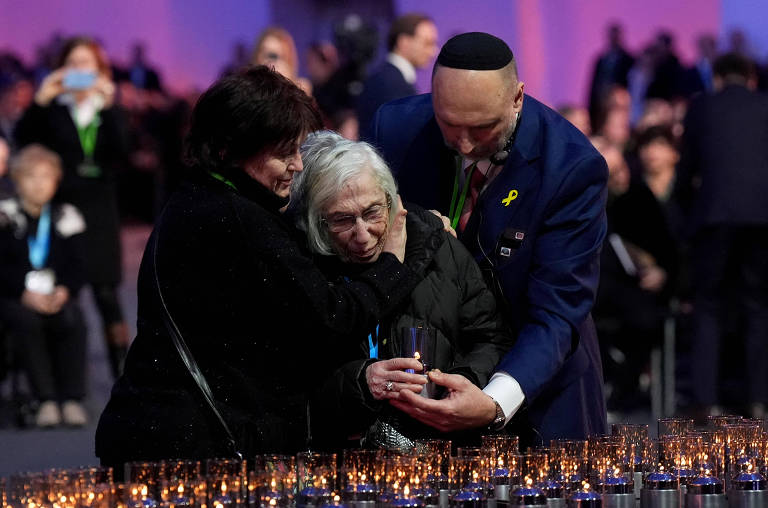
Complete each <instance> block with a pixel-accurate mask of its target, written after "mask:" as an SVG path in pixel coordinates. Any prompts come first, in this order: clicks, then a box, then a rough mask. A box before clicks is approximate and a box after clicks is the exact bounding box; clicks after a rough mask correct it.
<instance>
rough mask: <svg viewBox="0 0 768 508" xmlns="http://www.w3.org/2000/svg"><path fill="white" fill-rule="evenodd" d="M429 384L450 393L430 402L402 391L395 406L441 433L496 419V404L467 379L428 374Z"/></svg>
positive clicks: (471, 426) (469, 427) (456, 376)
mask: <svg viewBox="0 0 768 508" xmlns="http://www.w3.org/2000/svg"><path fill="white" fill-rule="evenodd" d="M429 379H430V381H434V383H435V384H437V385H440V386H444V387H446V388H447V389H448V394H447V395H446V396H445V398H443V399H442V400H431V399H426V398H424V397H421V396H419V395H416V394H414V393H411V392H409V391H401V392H400V397H399V398H398V399H397V400H390V401H389V403H390V404H392V405H393V406H394V407H396V408H397V409H399V410H400V411H403V412H404V413H406V414H408V415H410V416H411V417H413V418H415V419H417V420H419V421H420V422H422V423H425V424H427V425H429V426H431V427H434V428H436V429H437V430H439V431H442V432H450V431H454V430H463V429H471V428H475V427H482V426H484V425H489V424H490V423H491V422H492V421H493V419H494V418H495V417H496V404H495V403H494V401H493V399H492V398H491V397H490V396H488V395H486V394H485V393H483V392H482V390H480V388H478V387H477V386H475V385H473V384H472V383H471V382H470V381H469V380H468V379H467V378H465V377H464V376H461V375H458V374H444V373H442V372H440V371H439V370H433V371H431V372H430V373H429Z"/></svg>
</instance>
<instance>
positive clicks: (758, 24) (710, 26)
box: [0, 0, 768, 105]
mask: <svg viewBox="0 0 768 508" xmlns="http://www.w3.org/2000/svg"><path fill="white" fill-rule="evenodd" d="M412 10H419V11H423V12H426V13H427V14H429V15H431V16H432V17H433V18H434V19H435V21H436V23H437V25H438V28H439V30H440V41H441V42H444V41H445V40H446V39H447V38H449V37H450V36H451V35H452V34H455V33H457V32H463V31H469V30H483V31H488V32H491V33H494V34H496V35H498V36H499V37H501V38H503V39H505V40H506V41H507V42H508V43H509V44H510V46H511V47H512V49H513V51H514V52H515V54H516V55H517V58H518V61H519V66H520V75H521V78H522V79H523V80H524V81H525V82H526V86H527V91H528V92H529V93H531V94H533V95H535V96H537V97H539V98H540V99H542V100H544V101H545V102H547V103H549V104H553V105H554V104H560V103H563V102H575V103H583V101H584V97H585V95H586V88H587V86H588V79H589V75H590V73H591V67H592V62H593V60H594V58H595V55H596V54H597V53H598V51H599V50H600V48H601V46H602V43H603V33H604V28H605V25H606V23H608V22H609V21H612V20H618V21H620V22H622V23H623V24H624V26H625V31H626V42H627V45H628V47H629V48H630V49H632V50H639V49H641V47H642V46H643V45H644V44H645V43H646V42H647V41H648V40H650V38H651V37H652V36H653V34H654V33H655V32H656V31H657V30H658V29H660V28H667V29H670V30H672V31H673V32H674V33H675V34H676V36H677V47H678V51H679V53H680V55H681V57H683V59H684V60H685V61H690V60H691V59H692V58H693V57H694V55H695V49H694V43H693V41H694V38H695V37H696V36H697V35H699V34H701V33H704V32H710V33H714V34H715V35H722V34H723V33H725V32H726V31H727V30H728V29H730V28H731V27H733V26H741V27H744V29H745V31H746V32H747V35H748V36H750V38H751V42H752V44H753V47H755V49H756V50H758V54H760V55H764V54H765V51H764V50H763V49H761V48H765V47H768V35H766V32H765V31H764V30H763V29H762V27H764V26H765V21H766V13H768V4H766V3H765V2H763V1H762V0H754V1H750V0H697V1H696V2H690V1H685V0H645V1H643V2H637V1H635V0H483V1H479V0H478V1H468V0H390V1H380V0H370V1H357V2H345V1H341V0H225V1H221V2H212V1H209V0H131V1H128V2H126V1H118V0H67V1H62V0H29V1H26V0H0V12H2V16H0V48H14V49H16V50H18V51H19V52H21V53H22V54H23V55H24V57H25V58H26V59H27V61H30V60H31V58H32V57H33V54H34V48H35V46H36V45H37V44H39V43H41V42H43V41H45V40H46V39H47V38H48V36H49V35H50V34H51V33H52V32H54V31H60V32H62V33H64V34H72V33H79V32H84V33H91V34H93V35H95V36H97V37H98V38H100V39H101V40H102V41H104V43H105V45H106V47H107V50H108V52H109V54H110V55H111V57H112V58H113V59H114V60H116V61H122V60H125V59H126V58H127V56H128V54H127V53H128V48H129V47H130V44H131V43H132V42H133V41H134V40H137V39H142V40H144V41H146V42H147V45H148V49H149V59H150V61H151V62H153V63H154V64H155V65H156V66H158V67H159V68H160V69H161V70H162V73H163V77H164V79H165V81H166V83H167V84H168V85H169V86H170V87H171V88H173V89H175V90H177V91H183V90H186V89H188V88H190V87H193V86H196V87H199V88H204V87H206V86H207V85H208V84H210V82H211V81H212V80H213V79H214V78H215V77H216V76H217V74H218V72H219V70H220V69H221V67H222V66H223V65H224V64H225V62H226V61H227V60H228V59H229V56H230V51H231V49H230V48H231V45H232V43H233V42H235V41H237V40H245V41H248V42H251V41H252V40H253V39H254V38H255V36H256V35H257V34H258V33H259V31H260V30H261V29H263V28H264V27H266V26H267V25H269V24H271V23H279V24H283V25H284V26H286V27H287V28H288V29H289V30H291V31H292V32H293V33H294V34H295V36H296V40H297V45H298V46H299V51H300V52H303V49H304V48H305V47H306V45H307V44H308V43H309V42H310V41H312V40H315V39H322V38H329V36H330V25H331V22H332V21H333V20H334V19H338V17H340V16H341V15H342V14H343V13H346V12H351V11H357V12H360V13H361V14H362V15H363V16H364V17H366V18H369V19H372V20H375V21H376V22H377V23H378V24H379V25H380V26H381V28H382V29H385V27H386V22H387V19H388V18H390V17H391V16H393V15H397V14H399V13H403V12H407V11H412ZM419 87H420V89H421V90H422V91H428V89H429V72H428V71H427V70H425V71H422V72H420V74H419Z"/></svg>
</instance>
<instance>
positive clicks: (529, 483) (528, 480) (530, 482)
mask: <svg viewBox="0 0 768 508" xmlns="http://www.w3.org/2000/svg"><path fill="white" fill-rule="evenodd" d="M525 486H526V487H528V488H529V489H530V488H531V487H532V486H533V478H531V477H530V476H526V477H525Z"/></svg>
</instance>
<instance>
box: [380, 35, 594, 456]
mask: <svg viewBox="0 0 768 508" xmlns="http://www.w3.org/2000/svg"><path fill="white" fill-rule="evenodd" d="M372 132H373V139H372V140H371V141H372V143H373V144H375V145H376V146H377V147H378V148H380V149H381V150H382V152H383V154H384V156H385V158H386V159H387V160H388V162H389V163H390V164H391V166H392V170H393V171H394V173H395V175H396V176H397V179H398V182H399V186H400V192H401V194H402V196H403V199H404V200H406V201H412V202H415V203H418V204H420V205H422V206H424V207H426V208H431V209H436V210H438V211H440V212H441V213H442V214H443V215H446V216H448V218H449V219H450V221H451V225H452V226H453V227H454V228H456V230H457V231H458V236H459V239H461V240H462V241H463V242H464V244H465V245H466V246H467V247H468V248H469V249H470V251H471V252H472V253H473V254H474V256H475V259H476V260H477V261H478V263H479V264H480V266H481V268H483V270H484V272H485V274H486V277H487V279H488V280H489V285H490V286H491V287H494V288H495V289H496V292H497V296H498V298H499V300H500V305H501V307H502V308H503V309H505V314H506V317H507V319H508V320H509V323H510V326H511V327H512V329H513V331H514V333H515V335H516V337H517V341H516V343H515V345H514V346H513V347H512V349H511V350H510V351H509V352H508V353H507V355H506V356H505V357H504V359H503V360H502V361H501V362H500V363H499V364H498V366H497V368H496V369H497V370H496V373H495V374H494V375H493V377H492V378H491V381H490V382H489V384H488V385H487V386H486V387H484V388H483V389H482V391H481V389H480V387H476V386H474V385H472V384H471V383H470V382H469V381H468V380H467V379H466V378H463V377H461V376H460V375H452V374H444V373H438V372H433V373H431V374H430V377H431V379H432V380H433V381H435V382H436V383H437V384H440V385H443V386H445V387H447V389H448V392H447V393H448V395H447V396H446V397H445V398H444V399H442V400H429V399H424V398H421V397H418V396H414V395H413V394H412V393H409V392H405V391H403V392H400V395H399V398H398V400H393V401H392V404H393V405H394V406H396V407H398V408H399V409H401V410H403V411H405V412H406V413H408V414H410V415H411V416H412V417H414V418H416V419H418V420H421V421H422V422H424V423H427V424H429V425H432V426H434V427H436V428H438V429H440V430H444V431H451V430H460V429H465V428H472V427H481V426H490V428H491V430H500V429H501V428H503V427H505V426H506V427H507V430H508V431H509V432H512V433H517V434H518V435H520V438H521V443H524V444H527V445H533V444H541V443H544V444H549V440H550V439H554V438H582V439H583V438H586V437H587V436H588V435H590V434H598V433H605V431H606V412H605V404H604V400H603V386H602V383H603V379H602V368H601V364H600V354H599V350H598V345H597V337H596V334H595V328H594V324H593V322H592V318H591V316H590V310H591V308H592V304H593V302H594V298H595V291H596V289H597V283H598V273H599V267H598V257H599V256H598V254H599V250H600V245H601V243H602V241H603V237H604V236H605V230H606V222H605V198H606V180H607V174H608V171H607V168H606V165H605V161H604V160H603V158H602V157H601V156H600V155H599V154H598V152H597V151H596V150H595V149H594V148H593V147H592V145H591V144H590V143H589V141H588V140H587V139H586V138H585V137H584V136H583V135H582V134H581V133H580V132H579V131H578V130H577V129H576V128H575V127H573V126H572V125H571V124H570V123H568V122H567V121H566V120H565V119H563V118H562V117H561V116H560V115H558V114H557V113H556V112H554V111H553V110H551V109H550V108H548V107H546V106H544V105H543V104H541V103H540V102H538V101H536V100H535V99H533V98H532V97H530V96H526V95H524V93H523V83H522V82H521V81H519V80H518V76H517V68H516V65H515V60H514V57H513V55H512V51H511V50H510V49H509V47H508V46H507V45H506V43H504V42H503V41H502V40H501V39H498V38H496V37H494V36H492V35H490V34H486V33H480V32H472V33H465V34H461V35H457V36H455V37H453V38H452V39H450V40H449V41H448V42H447V43H446V44H445V46H443V48H442V50H441V52H440V54H439V56H438V59H437V63H436V65H435V69H434V72H433V77H432V94H431V95H430V94H426V95H420V96H416V97H409V98H405V99H400V100H397V101H394V102H390V103H388V104H385V105H384V106H382V107H381V108H380V109H379V110H378V112H377V114H376V117H375V119H374V123H373V125H372Z"/></svg>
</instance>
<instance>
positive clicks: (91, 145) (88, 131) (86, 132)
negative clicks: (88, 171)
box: [77, 116, 101, 160]
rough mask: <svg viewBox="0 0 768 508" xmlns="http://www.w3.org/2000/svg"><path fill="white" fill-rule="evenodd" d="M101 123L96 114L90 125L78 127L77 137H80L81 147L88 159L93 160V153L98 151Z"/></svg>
mask: <svg viewBox="0 0 768 508" xmlns="http://www.w3.org/2000/svg"><path fill="white" fill-rule="evenodd" d="M100 124H101V121H100V119H99V117H98V116H96V117H95V118H94V119H93V120H92V121H91V123H89V124H88V125H84V126H82V127H80V126H78V127H77V137H79V138H80V147H81V148H82V149H83V155H84V156H85V159H86V160H93V154H94V152H95V151H96V135H97V134H98V132H99V125H100Z"/></svg>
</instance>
